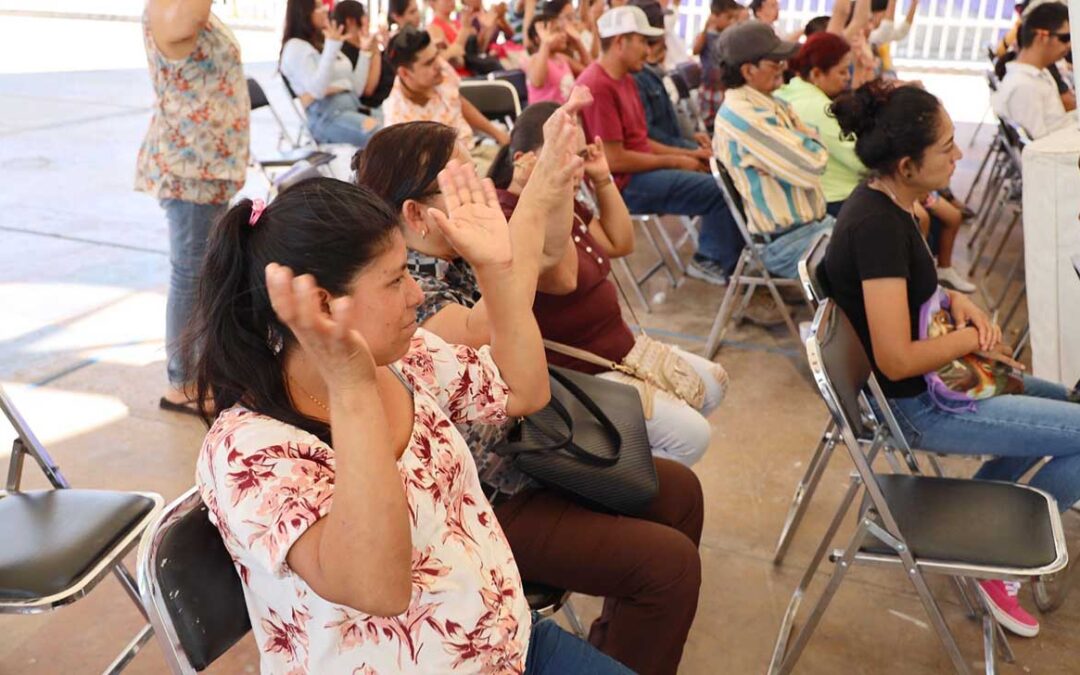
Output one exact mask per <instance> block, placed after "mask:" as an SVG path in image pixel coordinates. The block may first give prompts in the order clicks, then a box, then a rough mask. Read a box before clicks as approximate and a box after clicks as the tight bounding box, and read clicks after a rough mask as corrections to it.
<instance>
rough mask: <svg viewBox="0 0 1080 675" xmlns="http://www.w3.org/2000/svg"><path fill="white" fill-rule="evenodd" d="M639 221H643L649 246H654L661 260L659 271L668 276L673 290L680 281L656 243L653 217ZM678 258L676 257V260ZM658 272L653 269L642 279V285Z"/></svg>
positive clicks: (661, 225) (642, 228)
mask: <svg viewBox="0 0 1080 675" xmlns="http://www.w3.org/2000/svg"><path fill="white" fill-rule="evenodd" d="M639 220H640V221H641V230H642V232H644V233H645V238H646V239H648V240H649V244H650V245H651V246H652V248H653V251H655V252H656V255H657V256H658V257H659V258H660V260H659V261H657V265H659V269H663V270H664V273H665V274H667V277H668V280H669V281H671V286H672V288H674V287H675V286H677V285H678V283H679V281H678V279H676V278H675V275H674V274H673V273H672V272H671V267H670V266H669V265H668V263H667V259H666V258H664V252H663V251H662V250H660V245H659V244H657V243H656V237H655V236H654V235H653V233H652V230H651V229H650V228H649V223H650V222H652V221H653V216H646V217H644V218H640V219H639ZM657 226H658V227H663V224H661V223H657ZM677 258H678V256H676V259H677ZM679 265H680V266H681V265H682V261H681V260H680V261H679ZM656 270H657V268H656V267H655V266H654V267H653V268H651V269H650V270H649V272H648V273H646V274H645V275H644V276H643V277H641V283H645V281H646V280H648V279H649V277H651V276H652V275H653V274H655V273H656Z"/></svg>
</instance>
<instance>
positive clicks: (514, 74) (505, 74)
mask: <svg viewBox="0 0 1080 675" xmlns="http://www.w3.org/2000/svg"><path fill="white" fill-rule="evenodd" d="M487 79H488V80H501V81H505V82H509V83H510V84H512V85H514V89H516V90H517V95H518V105H519V106H520V107H521V108H522V109H524V108H525V107H526V106H528V105H529V87H528V86H527V84H526V78H525V71H524V70H522V69H520V68H515V69H513V70H496V71H495V72H493V73H488V74H487Z"/></svg>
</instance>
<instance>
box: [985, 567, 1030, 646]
mask: <svg viewBox="0 0 1080 675" xmlns="http://www.w3.org/2000/svg"><path fill="white" fill-rule="evenodd" d="M1019 590H1020V582H1019V581H1000V580H998V579H987V580H985V581H980V582H979V592H980V593H982V596H983V599H984V600H986V604H987V605H989V606H990V612H991V613H992V614H993V615H994V618H995V619H997V621H998V623H1000V624H1001V625H1002V626H1004V627H1005V628H1007V629H1008V630H1009V632H1011V633H1015V634H1017V635H1019V636H1021V637H1035V636H1036V635H1038V634H1039V622H1038V621H1037V620H1036V619H1035V617H1033V616H1031V615H1030V614H1028V613H1027V612H1026V611H1025V610H1024V608H1023V607H1021V606H1020V601H1019V600H1017V599H1016V594H1017V592H1018V591H1019Z"/></svg>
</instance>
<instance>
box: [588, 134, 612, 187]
mask: <svg viewBox="0 0 1080 675" xmlns="http://www.w3.org/2000/svg"><path fill="white" fill-rule="evenodd" d="M610 174H611V167H610V166H608V161H607V155H606V154H604V141H602V140H601V139H600V137H599V136H597V137H596V138H594V139H593V142H592V143H590V144H589V145H586V146H585V175H586V176H588V177H589V180H591V181H593V182H594V183H595V182H596V181H599V180H603V179H604V178H607V177H608V176H609V175H610Z"/></svg>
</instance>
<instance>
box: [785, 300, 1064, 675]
mask: <svg viewBox="0 0 1080 675" xmlns="http://www.w3.org/2000/svg"><path fill="white" fill-rule="evenodd" d="M806 354H807V359H808V361H809V364H810V370H811V372H812V373H813V376H814V379H815V381H816V382H817V385H818V389H819V390H820V392H821V395H822V398H823V399H824V401H825V404H826V406H827V407H828V408H829V412H830V414H831V415H832V418H833V422H834V423H835V425H836V428H837V430H838V433H839V435H840V438H841V440H842V441H843V444H844V446H845V447H846V448H847V450H848V454H849V455H850V457H851V459H852V462H853V464H854V466H855V470H856V474H855V475H853V478H852V480H851V482H850V483H849V487H848V491H847V493H846V494H845V496H844V499H843V501H842V503H841V506H840V509H839V510H838V511H837V514H836V517H834V519H833V522H832V523H831V524H830V527H829V531H828V533H827V534H826V536H825V537H824V538H823V539H822V542H821V545H820V546H819V547H818V550H817V552H816V553H815V555H814V558H813V560H812V561H811V563H810V565H809V566H808V567H807V569H806V571H805V573H804V574H803V577H802V579H801V580H800V582H799V585H798V586H797V587H796V589H795V591H794V593H793V594H792V597H791V601H790V602H789V604H788V608H787V611H786V612H785V615H784V618H783V621H782V623H781V627H780V632H779V635H778V637H777V641H776V646H775V648H774V650H773V657H772V660H771V663H770V666H769V673H770V674H774V673H776V674H783V673H789V672H791V671H792V669H793V668H794V667H795V664H796V662H797V661H798V659H799V656H800V655H801V654H802V652H803V650H804V649H805V647H806V645H807V643H808V642H809V640H810V638H811V636H812V635H813V632H814V630H815V628H816V627H817V624H818V623H819V622H820V620H821V617H822V615H823V614H824V612H825V609H826V608H827V607H828V604H829V602H830V601H831V600H832V597H833V596H834V595H835V594H836V591H837V590H838V589H839V587H840V584H841V583H842V582H843V580H844V577H845V575H846V573H847V572H848V570H849V569H850V568H851V566H852V565H853V564H855V563H863V564H873V565H883V566H891V567H895V568H897V569H900V570H902V571H903V572H904V573H905V574H906V576H907V577H908V579H909V580H910V581H911V583H912V585H913V586H914V587H915V591H916V593H917V594H918V596H919V599H920V600H921V601H922V604H923V607H924V608H925V609H926V612H927V614H928V616H929V618H930V623H931V624H932V626H933V628H934V631H935V632H936V633H937V635H938V638H939V639H940V640H941V642H942V645H943V646H944V647H945V651H946V652H947V653H948V655H949V658H950V661H951V662H952V665H953V667H954V668H955V669H956V671H957V672H958V673H969V672H970V669H969V667H968V664H967V661H966V660H965V658H964V656H963V654H962V653H961V652H960V649H959V647H958V646H957V644H956V640H955V638H954V637H953V634H952V632H951V631H950V630H949V627H948V624H947V623H946V622H945V618H944V616H943V615H942V613H941V610H940V608H939V607H938V604H937V601H936V600H935V599H934V596H933V594H932V593H931V592H930V588H929V586H928V585H927V583H926V580H925V577H924V573H934V574H943V575H947V576H949V577H952V578H955V579H956V580H957V584H958V586H959V587H960V588H961V590H962V592H963V589H965V588H966V589H967V591H966V592H968V593H971V595H972V596H973V597H974V598H975V601H976V602H977V603H978V606H979V608H980V610H981V611H980V614H981V616H982V625H983V648H984V654H983V658H984V661H985V664H986V672H987V673H994V672H996V655H997V649H998V648H1000V649H1002V650H1003V651H1004V653H1005V659H1006V660H1007V661H1008V660H1011V659H1012V655H1011V652H1010V651H1009V649H1008V646H1007V645H1008V643H1007V641H1005V640H1004V639H1003V638H1004V634H1003V632H1002V630H1001V627H1000V626H999V625H998V623H997V622H996V621H995V620H994V618H993V615H992V614H991V612H990V610H989V608H988V607H987V605H986V603H985V601H984V600H983V598H982V597H981V594H980V593H979V592H978V590H977V589H976V588H974V585H973V583H972V582H971V581H970V579H971V578H979V579H1009V580H1019V579H1023V578H1028V577H1034V576H1039V575H1044V574H1052V573H1054V572H1057V571H1059V570H1061V569H1063V568H1064V567H1065V565H1066V564H1067V562H1068V552H1067V550H1066V548H1065V537H1064V531H1063V528H1062V525H1061V517H1060V515H1059V514H1058V510H1057V504H1056V503H1055V501H1054V499H1053V498H1052V497H1050V496H1049V495H1048V494H1046V493H1045V492H1043V491H1041V490H1037V489H1035V488H1032V487H1029V486H1024V485H1016V484H1014V483H1005V482H997V481H981V480H971V479H954V478H942V477H938V476H923V475H905V474H898V473H891V474H882V473H877V472H875V471H874V470H873V468H872V467H873V461H874V458H875V456H876V455H877V454H878V452H880V451H881V449H882V448H883V447H885V444H886V443H887V438H886V437H887V435H888V434H891V433H894V432H893V431H892V430H890V429H888V427H887V426H885V425H879V426H878V428H877V430H876V431H875V432H874V437H873V441H872V442H870V443H869V444H866V443H863V442H860V440H859V438H860V436H863V435H864V434H865V433H866V431H867V428H866V425H865V424H864V422H863V410H862V406H861V403H860V399H861V397H862V393H863V391H864V390H866V389H867V388H868V389H869V391H870V392H871V395H872V396H873V398H874V400H875V402H876V404H877V405H878V407H879V408H881V409H884V408H887V407H888V402H887V401H886V400H885V397H884V395H883V394H882V392H881V389H880V388H879V387H878V386H877V383H876V382H875V381H874V380H873V379H872V378H871V377H870V376H871V374H872V370H871V367H870V361H869V359H868V358H867V355H866V352H865V351H864V350H863V347H862V344H861V342H860V341H859V337H858V335H857V334H856V333H855V329H854V328H853V327H852V325H851V323H850V321H848V319H847V317H846V316H844V313H843V311H842V310H840V308H839V307H837V306H836V305H835V304H834V303H833V301H831V300H826V301H825V302H823V303H822V304H821V306H820V307H819V308H818V311H817V314H816V316H815V318H814V324H813V328H812V330H811V335H810V338H809V339H808V340H807V342H806ZM860 492H861V493H862V494H863V503H862V507H861V508H860V509H859V511H858V515H857V522H858V525H857V527H856V529H855V532H854V534H853V535H852V537H851V539H850V540H849V542H848V544H847V546H846V547H845V548H838V549H835V550H833V551H832V553H831V555H830V559H831V560H832V561H833V562H834V563H836V564H835V567H834V569H833V573H832V576H831V578H830V580H829V583H828V585H827V586H826V588H825V589H824V591H823V592H822V594H821V596H820V597H819V599H818V601H817V602H816V603H815V604H814V606H813V608H812V609H811V611H810V614H809V616H808V617H807V618H806V623H805V625H804V626H803V627H802V628H801V629H800V630H799V631H798V632H797V633H795V634H794V635H792V632H793V629H794V626H795V619H796V617H797V615H798V611H799V606H800V604H801V603H802V600H803V599H804V597H805V596H806V592H807V590H808V587H809V585H810V584H811V582H812V581H813V579H814V577H815V576H816V573H817V569H818V566H819V565H820V564H821V561H822V560H823V559H824V557H825V553H826V552H827V551H828V548H829V546H830V544H831V543H832V541H833V539H834V537H835V536H836V533H837V531H838V529H839V525H840V522H841V521H842V520H843V518H844V517H845V515H846V513H847V511H848V510H849V509H850V506H851V505H852V503H853V502H854V501H855V498H856V496H857V495H858V494H859V493H860ZM986 522H993V523H994V527H993V528H986V527H983V526H982V524H984V523H986Z"/></svg>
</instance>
